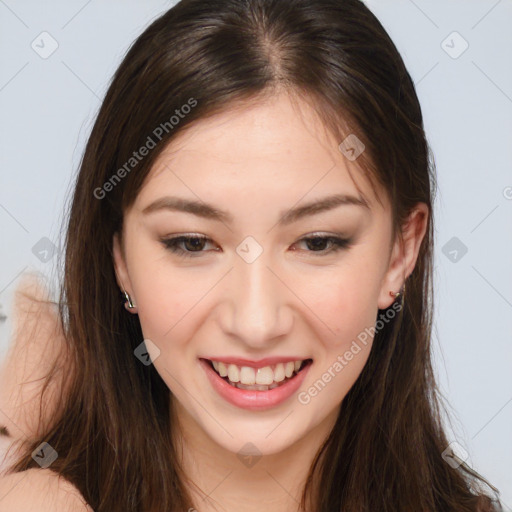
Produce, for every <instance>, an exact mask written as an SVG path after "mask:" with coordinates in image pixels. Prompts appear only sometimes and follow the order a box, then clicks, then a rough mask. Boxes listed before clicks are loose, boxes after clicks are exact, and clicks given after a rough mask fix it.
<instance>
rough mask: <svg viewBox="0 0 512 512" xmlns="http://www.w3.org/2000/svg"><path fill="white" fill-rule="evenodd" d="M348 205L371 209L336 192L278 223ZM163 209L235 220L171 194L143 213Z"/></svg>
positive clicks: (362, 201)
mask: <svg viewBox="0 0 512 512" xmlns="http://www.w3.org/2000/svg"><path fill="white" fill-rule="evenodd" d="M348 205H351V206H359V207H362V208H365V209H367V210H370V206H369V205H368V202H367V201H366V200H365V199H363V198H362V197H356V196H351V195H348V194H336V195H333V196H327V197H324V198H322V199H317V200H314V201H311V202H309V203H306V204H304V205H302V206H298V207H295V208H291V209H289V210H286V211H282V212H281V213H280V216H279V221H278V224H279V225H281V226H285V225H288V224H292V223H294V222H297V221H298V220H300V219H302V218H304V217H309V216H311V215H316V214H318V213H321V212H326V211H329V210H333V209H334V208H338V207H339V206H348ZM162 210H164V211H165V210H170V211H177V212H185V213H191V214H193V215H196V216H198V217H202V218H204V219H209V220H214V221H218V222H224V223H232V222H233V220H234V219H233V216H232V215H231V214H230V213H228V212H227V211H224V210H221V209H219V208H216V207H215V206H213V205H211V204H208V203H204V202H199V201H193V200H189V199H184V198H180V197H171V196H166V197H161V198H160V199H157V200H156V201H154V202H152V203H151V204H149V205H148V206H146V207H145V208H144V209H143V210H142V213H143V214H144V215H147V214H150V213H154V212H158V211H162Z"/></svg>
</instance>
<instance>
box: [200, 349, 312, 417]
mask: <svg viewBox="0 0 512 512" xmlns="http://www.w3.org/2000/svg"><path fill="white" fill-rule="evenodd" d="M199 361H200V363H201V365H202V367H203V368H204V370H205V372H206V375H207V376H208V379H209V380H210V382H211V384H212V386H213V388H214V389H215V390H216V391H217V393H218V394H219V395H220V396H221V397H223V398H224V399H225V400H227V401H228V402H229V403H230V404H233V405H235V406H237V407H241V408H242V409H249V410H265V409H270V408H271V407H275V406H276V405H279V404H280V403H282V402H284V401H285V400H286V399H287V398H289V397H290V396H291V395H293V393H295V392H296V391H297V390H298V389H299V387H300V386H301V384H302V383H303V381H304V379H305V378H306V374H307V373H308V371H309V368H310V366H311V364H312V363H311V362H310V363H308V364H307V365H306V366H305V367H304V368H303V369H302V370H301V371H300V372H299V373H297V374H295V376H294V377H293V378H291V379H290V380H288V381H286V382H285V383H284V384H282V385H281V386H278V387H277V388H274V389H269V390H268V391H257V390H249V389H239V388H237V387H235V386H232V385H231V384H229V383H228V382H226V381H225V380H224V379H223V378H222V377H221V376H220V375H219V374H218V373H217V372H216V371H215V370H214V369H213V368H212V366H211V363H210V362H209V361H207V360H206V359H200V360H199Z"/></svg>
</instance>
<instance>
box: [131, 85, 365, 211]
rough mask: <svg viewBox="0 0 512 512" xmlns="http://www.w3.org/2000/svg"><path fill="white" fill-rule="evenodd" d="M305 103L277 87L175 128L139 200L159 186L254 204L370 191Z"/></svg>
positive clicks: (159, 189)
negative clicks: (269, 93) (278, 91)
mask: <svg viewBox="0 0 512 512" xmlns="http://www.w3.org/2000/svg"><path fill="white" fill-rule="evenodd" d="M338 146H339V142H338V141H336V140H335V139H334V137H333V136H332V134H330V133H329V132H328V131H327V130H326V129H325V127H324V126H323V124H322V122H321V120H320V119H319V118H318V116H317V115H316V113H315V112H314V110H313V109H312V108H311V107H310V106H309V104H307V103H305V102H302V101H300V100H299V99H296V98H290V96H289V95H288V94H285V93H282V94H278V95H274V96H271V97H267V98H265V100H259V101H254V102H247V103H244V104H239V105H237V106H236V108H231V109H228V110H225V111H223V112H221V113H219V114H216V115H215V116H212V117H210V118H206V119H201V120H199V121H196V122H195V123H194V124H192V125H190V126H189V127H187V129H186V130H184V131H183V132H181V133H179V134H178V136H177V137H175V138H174V139H173V140H172V141H171V142H170V143H169V144H168V146H167V148H166V149H165V150H164V151H163V152H162V153H161V154H160V155H159V157H158V159H157V160H156V162H155V164H154V165H153V167H152V169H151V170H150V172H149V174H148V176H147V177H146V180H145V182H144V184H143V187H142V190H141V191H140V193H139V197H138V198H137V202H138V204H139V205H141V204H142V203H145V202H147V200H149V198H151V199H154V198H155V197H156V196H158V195H159V194H160V195H161V194H162V193H163V192H168V193H171V192H172V193H173V194H174V193H177V192H178V193H179V192H182V193H185V194H186V196H187V197H191V196H194V195H195V196H196V197H195V198H196V199H204V200H206V197H205V196H208V198H211V199H212V201H215V200H218V201H221V202H222V201H226V199H227V200H229V198H233V197H235V196H237V195H241V194H245V195H246V197H247V199H248V200H252V201H254V202H255V206H263V207H264V206H265V205H267V206H268V205H269V204H270V203H272V202H275V201H277V202H281V203H282V202H283V200H284V201H285V202H286V203H287V204H288V203H289V202H290V201H292V202H296V201H299V200H300V199H301V198H302V197H304V198H305V200H306V199H308V197H306V196H309V198H313V197H316V196H322V195H326V194H333V193H344V194H350V195H354V196H359V197H361V196H363V198H366V201H367V202H368V203H369V204H373V203H374V201H373V198H372V196H373V192H372V189H371V186H370V183H369V182H368V180H367V178H365V177H364V176H363V174H362V172H361V169H360V168H359V166H358V165H357V162H356V161H354V162H351V161H350V160H348V159H347V158H346V157H345V156H344V155H343V154H342V153H341V151H340V150H339V147H338Z"/></svg>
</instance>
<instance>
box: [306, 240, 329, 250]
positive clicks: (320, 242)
mask: <svg viewBox="0 0 512 512" xmlns="http://www.w3.org/2000/svg"><path fill="white" fill-rule="evenodd" d="M326 243H327V240H326V239H325V238H313V239H311V240H308V244H311V245H312V246H313V248H316V249H320V250H322V249H325V247H324V246H325V244H326Z"/></svg>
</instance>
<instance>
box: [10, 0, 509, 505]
mask: <svg viewBox="0 0 512 512" xmlns="http://www.w3.org/2000/svg"><path fill="white" fill-rule="evenodd" d="M173 4H174V2H165V1H157V0H151V1H145V2H140V1H139V2H136V1H134V0H130V1H127V0H124V1H119V0H116V1H113V0H112V1H110V0H109V1H108V2H107V1H105V0H104V1H100V0H90V1H86V0H66V1H64V0H61V1H55V0H54V1H51V2H38V1H28V0H22V1H15V0H0V109H1V110H0V111H1V116H0V144H1V148H0V149H1V151H0V180H1V181H0V229H1V234H2V242H1V247H2V249H1V256H0V269H1V271H0V304H1V305H2V309H0V335H1V337H0V356H2V355H3V354H4V353H5V350H6V348H7V343H8V338H9V329H10V318H9V311H10V303H11V298H12V290H13V288H14V287H15V286H16V284H17V282H18V279H19V277H20V274H21V273H22V272H24V271H28V270H32V269H37V270H39V271H41V272H43V273H44V274H45V275H48V276H51V277H52V278H53V279H55V276H56V268H55V263H56V261H57V256H56V255H54V256H53V257H51V256H52V254H51V252H48V253H46V257H47V258H49V261H47V262H46V263H44V262H42V261H40V259H39V258H38V256H37V255H36V254H35V253H34V252H33V247H34V246H36V244H37V243H43V244H44V243H46V244H48V242H40V240H41V239H42V238H43V237H47V238H48V239H50V240H51V241H52V243H53V244H55V245H56V246H57V247H58V246H60V245H61V238H60V234H59V233H60V228H61V222H62V208H63V205H64V201H65V200H66V198H67V194H68V193H69V191H70V188H69V186H70V180H71V178H72V176H73V174H74V173H75V172H76V169H77V167H78V164H79V161H80V158H81V155H82V151H83V147H84V143H85V140H86V138H87V135H88V133H89V130H90V128H91V126H92V122H93V120H94V116H95V114H96V112H97V109H98V108H99V105H100V101H101V99H102V97H103V95H104V93H105V91H106V88H107V85H108V82H109V80H110V78H111V76H112V74H113V72H114V70H115V68H116V67H117V65H118V64H119V62H120V59H121V57H122V56H123V54H124V52H125V51H126V49H127V48H128V46H129V44H130V43H131V42H132V41H133V40H134V39H135V38H136V37H137V36H138V35H139V34H140V32H141V31H142V30H143V28H144V27H145V26H147V24H148V23H149V22H150V21H152V20H153V19H154V18H155V17H157V16H158V15H159V14H160V13H162V12H163V11H164V10H166V9H167V8H169V7H170V6H171V5H173ZM367 4H368V5H369V7H370V8H371V9H372V10H373V12H374V13H375V14H376V15H377V17H378V18H379V19H380V20H381V22H382V23H383V25H384V26H385V28H386V29H387V30H388V32H389V34H390V36H391V37H392V39H393V40H394V41H395V44H396V45H397V47H398V49H399V51H400V52H401V54H402V56H403V58H404V60H405V63H406V65H407V67H408V69H409V71H410V73H411V76H412V77H413V79H414V81H415V83H416V86H417V92H418V95H419V97H420V101H421V104H422V107H423V112H424V117H425V127H426V131H427V135H428V138H429V141H430V144H431V146H432V149H433V152H434V154H435V158H436V164H437V173H438V182H439V192H438V198H437V201H436V205H435V207H436V209H435V222H436V266H435V286H436V305H435V306H436V311H435V330H434V345H435V360H436V371H437V373H438V377H439V383H440V387H441V390H442V392H443V394H444V396H445V397H446V399H447V400H448V403H449V404H450V405H451V407H452V413H451V426H450V427H449V429H450V430H449V431H450V435H451V440H454V441H457V442H458V443H459V444H460V445H461V446H462V447H463V448H465V449H466V450H467V452H468V454H469V458H468V460H467V462H468V463H470V464H471V465H472V466H473V467H474V468H475V469H476V470H477V471H478V472H480V473H481V474H483V475H484V476H485V477H487V478H488V479H489V480H490V482H491V483H493V484H494V485H495V486H497V487H498V488H499V489H500V490H501V492H502V498H503V501H504V502H505V504H506V505H507V506H508V508H507V510H512V509H510V506H511V505H512V348H511V347H512V270H511V268H512V170H511V169H512V143H511V142H512V65H511V63H512V57H511V56H512V30H511V28H510V27H511V26H512V1H511V0H500V1H496V0H480V1H476V0H473V1H469V0H457V1H455V0H452V1H447V0H435V1H426V0H414V1H413V0H369V1H368V2H367ZM44 31H46V32H48V33H49V34H50V35H51V38H53V39H54V40H55V41H56V43H57V44H58V48H57V49H56V50H55V52H54V53H53V54H52V55H51V56H49V57H48V58H42V57H41V56H40V55H39V54H38V53H36V51H35V50H34V49H33V48H32V47H31V44H32V42H33V41H34V43H33V44H34V46H35V45H39V47H38V51H39V52H43V51H48V50H49V49H51V44H52V40H51V39H50V37H49V36H45V35H43V36H40V34H41V33H42V32H44ZM454 31H455V32H457V33H458V35H457V34H453V32H454ZM41 39H43V42H41ZM443 41H444V42H443ZM43 44H44V48H43ZM53 44H55V43H53ZM466 44H467V45H469V46H468V48H467V49H466V50H465V51H464V52H463V53H461V51H462V50H463V49H464V48H465V46H466ZM36 48H37V47H36ZM459 54H460V55H459ZM36 247H39V246H36ZM43 248H48V245H46V246H43ZM465 250H467V252H466V253H464V251H465ZM35 252H37V250H35ZM43 255H44V253H40V254H39V257H42V256H43ZM2 312H3V313H2ZM4 317H7V318H4Z"/></svg>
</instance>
